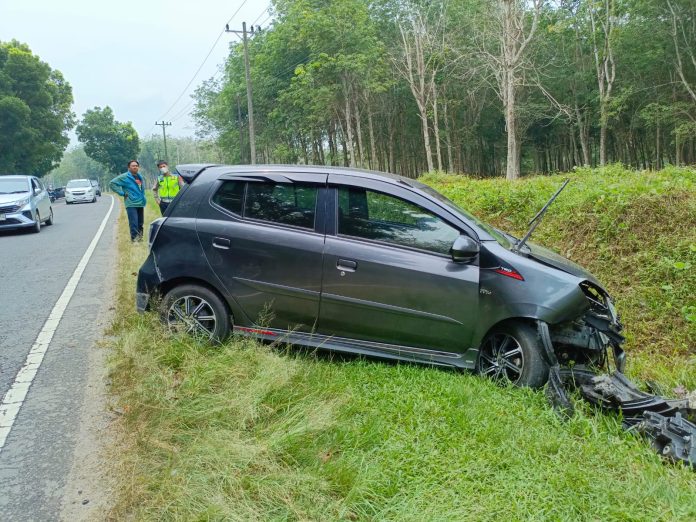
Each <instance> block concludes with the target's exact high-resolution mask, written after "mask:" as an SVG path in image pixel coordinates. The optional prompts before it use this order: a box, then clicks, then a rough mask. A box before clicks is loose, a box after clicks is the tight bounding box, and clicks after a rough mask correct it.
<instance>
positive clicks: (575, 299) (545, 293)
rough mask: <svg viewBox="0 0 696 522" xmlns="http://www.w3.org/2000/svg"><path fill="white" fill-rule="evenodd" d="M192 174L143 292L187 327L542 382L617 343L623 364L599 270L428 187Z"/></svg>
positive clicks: (602, 358)
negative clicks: (553, 370) (523, 238)
mask: <svg viewBox="0 0 696 522" xmlns="http://www.w3.org/2000/svg"><path fill="white" fill-rule="evenodd" d="M178 171H179V173H180V174H181V176H182V177H183V178H184V180H185V181H186V182H187V185H186V186H185V187H184V188H183V189H182V190H181V192H180V193H179V195H178V196H177V198H176V199H175V200H174V202H173V203H172V204H171V205H170V206H169V208H168V209H167V212H166V213H165V215H164V217H162V218H160V219H157V220H155V221H154V222H153V223H152V225H151V227H150V254H149V256H148V258H147V260H146V261H145V263H144V264H143V266H142V267H141V269H140V272H139V274H138V282H137V299H136V301H137V308H138V310H139V311H141V312H142V311H145V310H146V309H148V308H149V307H150V306H151V304H152V303H153V302H156V303H157V305H156V306H157V307H158V310H159V312H160V313H161V315H162V318H163V320H164V321H165V322H166V323H167V324H168V325H169V326H170V327H171V328H172V329H175V330H183V331H187V332H190V333H193V334H196V335H202V336H204V337H206V338H210V339H214V340H222V339H224V338H226V337H227V336H228V335H229V334H230V333H231V332H232V331H234V332H237V333H239V334H244V335H254V336H258V337H260V338H261V339H264V340H269V341H272V340H282V341H283V342H288V343H291V344H296V345H301V346H306V347H316V348H323V349H328V350H333V351H339V352H350V353H354V354H360V355H366V356H376V357H381V358H387V359H392V360H398V361H408V362H420V363H427V364H433V365H440V366H450V367H456V368H464V369H470V370H475V371H478V372H480V373H482V374H485V375H489V376H491V377H495V378H500V379H505V380H509V381H512V382H514V383H516V384H519V385H527V386H533V387H538V386H541V385H543V384H544V383H545V382H546V381H547V379H548V377H549V368H550V367H551V366H553V367H558V366H557V365H559V364H560V365H561V366H563V365H586V366H602V365H605V364H608V363H607V358H608V356H609V355H610V354H612V352H613V358H614V361H615V363H616V364H617V366H620V367H622V366H623V351H622V349H621V343H622V341H623V338H622V337H621V335H620V333H619V332H620V330H621V325H620V323H619V321H618V318H617V315H616V313H615V311H614V307H613V305H612V302H611V299H610V297H609V295H608V294H607V292H606V291H605V290H604V289H603V288H602V286H601V285H600V283H599V282H598V281H597V280H596V279H595V278H594V277H593V276H592V275H591V274H590V273H588V272H587V271H585V270H583V269H582V268H581V267H579V266H578V265H576V264H574V263H572V262H570V261H568V260H567V259H564V258H562V257H560V256H558V255H557V254H554V253H553V252H551V251H549V250H547V249H544V248H542V247H540V246H537V245H534V244H527V245H523V244H522V242H520V241H519V240H518V239H516V238H514V237H512V236H510V235H508V234H505V233H503V232H500V231H498V230H496V229H494V228H493V227H491V226H489V225H487V224H485V223H482V222H481V221H479V220H478V219H476V218H475V217H474V216H472V215H470V214H469V213H468V212H466V211H465V210H464V209H462V208H460V207H458V206H457V205H456V204H455V203H453V202H451V201H450V200H448V199H447V198H445V197H444V196H442V195H441V194H439V193H438V192H436V191H435V190H433V189H432V188H431V187H429V186H426V185H424V184H422V183H419V182H417V181H414V180H412V179H407V178H402V177H399V176H395V175H389V174H383V173H377V172H369V171H362V170H354V169H344V168H334V167H306V166H215V165H212V166H210V165H208V166H207V165H187V166H179V167H178ZM154 296H159V297H160V298H161V299H159V300H157V301H154V300H153V297H154Z"/></svg>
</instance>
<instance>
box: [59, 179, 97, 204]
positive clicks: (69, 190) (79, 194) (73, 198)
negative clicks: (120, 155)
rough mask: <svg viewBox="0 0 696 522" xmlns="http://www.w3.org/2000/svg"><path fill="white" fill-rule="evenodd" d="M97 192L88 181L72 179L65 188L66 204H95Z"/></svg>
mask: <svg viewBox="0 0 696 522" xmlns="http://www.w3.org/2000/svg"><path fill="white" fill-rule="evenodd" d="M96 201H97V190H96V189H95V188H94V185H92V182H91V181H90V180H88V179H71V180H70V181H68V184H67V185H66V186H65V203H66V204H68V205H71V204H73V203H95V202H96Z"/></svg>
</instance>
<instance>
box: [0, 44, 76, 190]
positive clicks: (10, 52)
mask: <svg viewBox="0 0 696 522" xmlns="http://www.w3.org/2000/svg"><path fill="white" fill-rule="evenodd" d="M72 102H73V97H72V89H71V87H70V84H68V83H67V82H66V81H65V79H64V78H63V75H62V74H61V73H60V71H57V70H54V69H51V67H49V65H48V64H47V63H45V62H42V61H41V60H40V59H39V57H38V56H35V55H34V54H32V52H31V50H30V49H29V47H28V46H26V45H25V44H21V43H19V42H17V41H16V40H13V41H11V42H9V43H3V42H0V174H5V173H6V174H11V173H22V174H33V175H36V176H43V175H44V174H46V173H47V172H48V171H50V170H51V169H52V168H54V167H55V166H56V165H57V164H58V163H59V162H60V159H61V157H62V156H63V152H64V151H65V148H66V147H67V145H68V142H69V139H68V135H67V132H68V130H70V129H71V128H72V127H73V125H74V115H73V113H72V111H71V110H70V107H71V106H72Z"/></svg>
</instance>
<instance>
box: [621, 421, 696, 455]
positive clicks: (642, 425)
mask: <svg viewBox="0 0 696 522" xmlns="http://www.w3.org/2000/svg"><path fill="white" fill-rule="evenodd" d="M633 429H635V431H637V432H638V433H640V434H642V435H643V436H644V437H646V438H648V439H650V441H651V443H652V446H653V448H655V450H656V451H657V452H658V453H659V454H660V455H662V456H663V457H665V458H668V459H670V460H673V461H676V462H683V463H684V464H687V465H689V466H691V467H692V468H694V469H696V424H693V423H691V422H689V421H687V420H686V419H684V418H682V416H681V414H680V413H677V414H675V415H674V417H665V416H664V415H660V414H659V413H654V412H651V411H646V412H645V413H644V414H643V419H642V420H641V421H640V422H639V423H637V424H635V425H634V426H633Z"/></svg>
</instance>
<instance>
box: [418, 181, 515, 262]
mask: <svg viewBox="0 0 696 522" xmlns="http://www.w3.org/2000/svg"><path fill="white" fill-rule="evenodd" d="M420 188H421V189H422V190H423V191H425V192H427V193H428V194H430V195H431V196H432V197H434V198H435V199H437V200H438V201H440V202H441V203H444V204H445V205H447V206H448V207H450V208H452V209H453V210H456V211H457V212H459V213H460V214H463V215H464V217H466V218H467V219H469V220H470V221H473V222H474V223H476V225H477V226H479V227H480V228H482V229H483V230H485V231H486V232H488V233H489V234H490V235H491V236H493V238H495V240H496V241H497V242H498V243H499V244H500V245H501V246H503V247H505V248H510V247H511V246H512V243H511V242H510V240H509V239H508V237H506V236H505V235H503V234H502V233H501V232H500V231H499V230H496V229H495V228H493V227H492V226H490V225H488V224H486V223H484V222H483V221H481V220H480V219H479V218H477V217H476V216H474V215H472V214H470V213H469V212H467V211H466V210H464V209H463V208H462V207H460V206H459V205H457V204H456V203H454V202H453V201H451V200H450V199H449V198H447V197H445V196H443V195H442V194H440V193H439V192H438V191H437V190H435V189H433V188H431V187H429V186H427V185H425V186H421V187H420ZM509 237H512V236H509Z"/></svg>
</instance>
